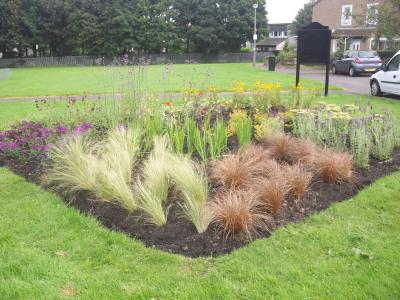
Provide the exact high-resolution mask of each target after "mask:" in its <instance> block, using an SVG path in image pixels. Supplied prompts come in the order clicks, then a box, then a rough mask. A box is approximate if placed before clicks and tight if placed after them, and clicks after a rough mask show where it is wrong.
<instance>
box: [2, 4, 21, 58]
mask: <svg viewBox="0 0 400 300" xmlns="http://www.w3.org/2000/svg"><path fill="white" fill-rule="evenodd" d="M20 5H21V3H20V1H19V0H2V1H0V51H1V53H3V56H4V57H12V56H14V55H15V54H16V53H15V52H14V51H13V49H15V48H17V49H18V48H19V42H20V40H21V34H20V32H19V26H18V23H19V17H18V12H19V7H20Z"/></svg>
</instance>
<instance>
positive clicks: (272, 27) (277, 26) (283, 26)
mask: <svg viewBox="0 0 400 300" xmlns="http://www.w3.org/2000/svg"><path fill="white" fill-rule="evenodd" d="M289 25H290V23H274V24H268V27H269V31H280V32H282V31H288V26H289Z"/></svg>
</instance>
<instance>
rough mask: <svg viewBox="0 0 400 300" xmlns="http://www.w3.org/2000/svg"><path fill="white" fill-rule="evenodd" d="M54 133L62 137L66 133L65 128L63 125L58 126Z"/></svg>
mask: <svg viewBox="0 0 400 300" xmlns="http://www.w3.org/2000/svg"><path fill="white" fill-rule="evenodd" d="M56 132H57V134H58V135H64V134H66V133H68V129H67V127H65V126H64V124H58V125H57V128H56Z"/></svg>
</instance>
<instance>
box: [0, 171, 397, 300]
mask: <svg viewBox="0 0 400 300" xmlns="http://www.w3.org/2000/svg"><path fill="white" fill-rule="evenodd" d="M399 181H400V173H397V174H395V175H392V176H390V177H387V178H385V179H382V180H380V181H379V182H377V183H375V184H374V185H373V186H371V187H369V188H368V189H366V190H364V191H362V192H361V193H360V194H359V195H358V196H357V197H355V198H354V199H352V200H350V201H346V202H343V203H339V204H336V205H334V206H333V207H331V208H330V209H328V210H327V211H325V212H323V213H320V214H317V215H314V216H312V217H310V218H308V219H307V220H305V221H304V222H301V223H299V224H293V225H290V226H288V227H286V228H281V229H279V230H277V231H275V232H274V234H273V235H272V237H271V238H265V239H261V240H257V241H255V242H254V243H252V244H251V245H249V246H247V247H245V248H242V249H239V250H237V251H235V252H234V253H232V254H230V255H226V256H223V257H219V258H215V259H213V258H207V259H205V258H199V259H189V258H184V257H181V256H178V255H172V254H168V253H165V252H161V251H158V250H154V249H149V248H145V247H144V246H143V244H142V243H140V242H138V241H135V240H133V239H129V238H128V237H127V236H125V235H124V234H123V233H116V232H110V231H109V230H107V229H105V228H103V227H102V226H101V225H99V223H98V222H97V221H96V220H95V219H94V218H92V217H89V216H83V215H81V214H79V213H78V212H77V211H76V210H74V209H72V208H68V207H66V206H65V205H64V203H63V202H62V201H61V200H60V199H59V198H58V197H57V196H55V195H53V194H50V193H48V192H45V191H43V190H42V189H41V188H40V187H38V186H35V185H33V184H30V183H27V182H26V181H25V180H23V179H22V178H20V177H17V176H16V175H13V174H12V173H11V172H9V171H7V170H6V169H2V168H0V191H1V192H0V219H1V222H0V261H1V264H0V282H1V284H0V298H1V299H43V298H46V299H57V298H63V297H64V296H75V298H76V299H127V298H131V299H271V298H278V299H368V298H370V299H371V298H373V299H396V298H399V297H400V286H399V284H398V282H399V280H400V273H399V272H398V271H399V269H400V260H399V259H398V258H399V254H400V250H399V247H398V245H399V244H400V219H399V217H398V216H399V215H400V205H399V201H400V186H399V184H398V183H399Z"/></svg>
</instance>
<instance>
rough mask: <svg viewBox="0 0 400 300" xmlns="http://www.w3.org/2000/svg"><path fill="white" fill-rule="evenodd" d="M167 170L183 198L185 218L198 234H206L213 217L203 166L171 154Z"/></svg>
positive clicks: (182, 204) (168, 157)
mask: <svg viewBox="0 0 400 300" xmlns="http://www.w3.org/2000/svg"><path fill="white" fill-rule="evenodd" d="M167 170H168V174H169V176H170V178H171V180H172V182H173V183H174V185H175V186H176V188H177V190H179V191H180V192H181V194H182V196H183V200H184V201H183V203H181V207H182V209H183V212H184V215H185V217H186V218H187V219H188V220H190V221H191V222H192V223H193V224H194V226H195V227H196V230H197V232H199V233H203V232H205V231H206V230H207V228H208V225H209V224H210V222H211V220H212V215H211V212H210V211H209V209H208V207H207V198H208V182H207V175H206V173H205V169H204V167H203V165H201V164H198V163H196V162H194V161H192V160H190V159H189V158H186V157H179V156H177V155H175V154H172V153H169V154H168V155H167Z"/></svg>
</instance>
